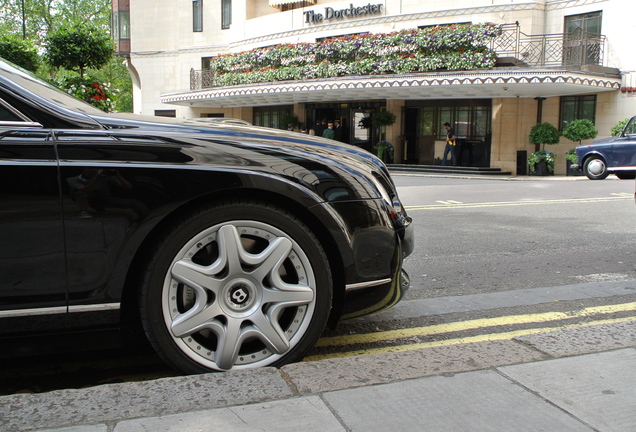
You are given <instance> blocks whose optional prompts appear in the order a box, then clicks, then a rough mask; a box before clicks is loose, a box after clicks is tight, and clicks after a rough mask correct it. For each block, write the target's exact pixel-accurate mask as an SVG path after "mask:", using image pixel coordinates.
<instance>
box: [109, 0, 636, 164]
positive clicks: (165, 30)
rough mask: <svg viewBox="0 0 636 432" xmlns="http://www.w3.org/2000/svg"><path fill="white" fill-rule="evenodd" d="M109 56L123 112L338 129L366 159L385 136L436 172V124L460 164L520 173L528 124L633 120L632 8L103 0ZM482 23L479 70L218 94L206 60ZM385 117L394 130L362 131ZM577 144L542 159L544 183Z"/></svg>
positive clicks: (570, 3)
mask: <svg viewBox="0 0 636 432" xmlns="http://www.w3.org/2000/svg"><path fill="white" fill-rule="evenodd" d="M112 1H113V18H114V19H113V30H114V34H115V40H116V43H117V53H118V55H120V56H122V57H124V58H125V62H126V65H127V67H128V70H129V72H130V75H131V77H132V79H133V87H134V111H135V113H138V114H144V115H161V116H172V117H178V118H201V117H230V118H238V119H242V120H245V121H248V122H250V123H253V124H255V125H259V126H268V127H277V128H281V129H284V128H286V124H284V123H285V121H286V119H289V118H290V116H296V117H297V118H298V119H299V121H300V122H301V123H302V124H304V125H307V127H308V128H312V127H313V126H314V125H316V123H317V122H320V121H321V120H322V119H328V120H340V122H341V124H342V126H343V134H342V138H341V140H342V141H345V142H348V143H351V144H354V145H358V146H361V147H364V148H367V149H369V150H373V146H374V144H376V143H377V142H378V141H379V140H380V139H382V138H385V139H386V141H388V142H390V143H391V144H392V145H393V147H394V149H395V150H394V154H393V162H394V163H398V164H402V163H406V164H420V165H434V164H436V163H439V160H440V158H441V156H442V154H443V149H444V146H445V133H446V131H445V129H444V128H443V124H444V123H445V122H449V123H451V125H453V126H454V127H455V129H456V132H457V135H458V137H459V146H458V153H459V159H460V165H463V166H473V167H491V168H500V169H501V170H503V171H510V172H512V173H513V174H517V175H523V174H526V173H527V157H528V155H529V154H530V153H532V152H533V151H535V149H536V146H535V145H533V144H530V143H529V141H528V134H529V132H530V129H531V127H532V126H533V125H534V124H536V123H537V122H540V121H547V122H550V123H552V124H553V125H555V126H557V127H558V128H559V129H562V128H563V127H564V126H565V125H567V124H568V122H570V121H572V120H575V119H580V118H587V119H589V120H591V121H592V122H593V123H594V124H595V125H596V127H597V128H598V130H599V135H598V137H599V138H600V137H605V136H609V134H610V129H611V127H612V126H613V125H614V124H616V123H617V122H618V121H619V120H622V119H625V118H628V117H631V116H633V115H636V56H634V55H633V50H631V49H630V47H631V45H632V40H633V38H632V37H631V36H632V35H633V30H631V26H630V25H629V24H628V22H629V21H628V20H629V16H630V12H636V3H634V2H633V0H444V1H441V0H371V1H369V0H347V1H345V2H332V1H327V0H305V1H299V2H297V1H293V0H112ZM483 23H493V24H495V25H496V26H497V27H498V28H499V29H500V31H499V34H498V36H496V37H494V38H493V39H492V40H490V41H489V46H488V48H489V49H491V50H492V51H493V52H494V53H495V54H496V59H497V60H496V64H494V65H493V66H491V67H487V68H480V69H460V70H450V69H438V70H432V71H428V72H408V73H385V74H367V75H355V74H349V75H342V76H332V77H328V78H312V79H307V78H301V79H295V80H286V81H273V82H258V83H251V84H250V83H248V84H237V85H218V84H216V83H215V82H214V76H213V75H214V73H213V70H212V68H213V65H214V62H215V58H217V57H218V56H223V55H227V54H232V53H240V52H244V51H249V50H254V49H264V48H267V47H272V46H276V45H280V44H314V43H321V42H323V41H329V40H330V38H335V37H339V36H347V35H364V34H368V33H371V34H380V33H383V34H388V33H393V32H398V31H401V30H405V29H427V28H434V27H435V26H453V25H455V26H456V25H467V24H483ZM381 110H388V111H390V112H392V113H394V114H395V115H396V122H395V123H394V124H393V125H391V126H388V127H387V128H386V130H385V134H384V135H383V136H380V134H381V132H382V131H380V129H379V128H376V127H369V122H367V121H365V120H369V119H371V118H373V116H374V114H375V113H377V112H379V111H381ZM577 144H578V143H574V142H572V141H569V140H568V139H566V138H564V137H562V138H561V142H560V143H559V144H557V145H554V146H549V147H547V148H546V150H549V151H552V152H553V153H555V155H556V159H557V161H556V166H555V174H564V173H565V171H566V160H565V153H566V152H567V151H568V150H569V149H571V148H573V147H575V146H576V145H577Z"/></svg>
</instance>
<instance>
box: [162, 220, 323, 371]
mask: <svg viewBox="0 0 636 432" xmlns="http://www.w3.org/2000/svg"><path fill="white" fill-rule="evenodd" d="M254 224H255V225H256V226H258V227H260V226H261V225H262V224H260V223H254ZM241 226H242V225H241ZM241 229H242V230H243V231H245V230H246V229H247V230H248V231H249V234H250V235H251V237H250V238H254V237H255V238H259V239H265V241H267V243H266V244H265V247H264V249H262V250H260V251H258V252H257V253H251V252H250V251H248V250H246V249H245V246H244V242H243V239H242V237H241V232H239V231H240V230H241ZM268 229H269V230H271V229H272V227H269V226H266V225H264V229H262V230H261V229H258V228H255V227H251V226H249V223H248V227H247V228H239V227H238V224H232V223H228V224H225V225H222V226H220V227H219V228H218V230H216V232H215V236H214V235H212V236H210V235H209V234H207V233H206V235H205V236H203V235H200V236H199V237H196V238H194V239H193V241H192V242H191V243H190V244H196V245H197V246H196V247H197V248H200V247H201V245H202V244H204V243H205V242H203V241H201V239H203V238H207V239H208V241H210V239H211V238H215V240H216V244H217V247H218V257H217V258H216V259H215V260H214V262H212V263H211V264H209V265H200V264H197V263H196V262H194V261H192V260H191V257H192V253H191V252H188V251H190V250H191V249H192V247H190V249H188V251H186V253H184V254H183V258H181V259H179V260H178V261H176V262H175V263H174V264H173V267H172V269H171V276H172V280H173V281H176V282H178V283H179V284H180V285H181V286H183V287H184V288H183V289H190V290H191V291H190V292H191V293H192V294H193V295H194V299H193V300H194V301H193V302H191V303H189V307H188V308H186V309H185V310H180V311H179V312H173V313H172V317H171V321H170V323H169V326H170V330H171V332H172V335H173V337H174V338H176V339H180V340H182V341H184V343H186V345H187V346H190V347H191V348H192V344H193V343H195V344H196V342H193V341H192V339H190V337H195V336H196V334H198V333H199V332H202V331H209V332H211V333H213V334H214V335H215V336H216V344H215V346H212V347H207V346H202V347H199V348H197V349H196V351H197V352H196V355H197V356H201V357H203V354H202V352H203V351H205V352H208V351H211V352H213V358H214V363H215V364H216V368H218V369H221V370H228V369H231V368H232V367H234V366H235V365H236V364H237V361H238V359H239V357H243V356H244V354H243V353H242V352H241V349H242V347H243V345H244V344H245V343H247V342H250V341H254V340H258V341H260V342H261V343H262V346H264V347H265V349H266V350H268V351H269V352H270V354H269V355H282V354H284V353H286V352H287V351H288V350H289V349H290V348H291V343H290V341H291V338H292V336H293V335H294V334H295V333H296V332H297V331H298V330H297V329H298V328H299V325H302V323H301V324H294V325H293V326H291V327H286V328H285V329H284V328H283V327H282V326H281V323H280V320H281V317H283V315H284V312H285V311H286V310H287V309H289V308H293V309H295V310H296V312H295V314H296V315H295V316H297V317H298V319H300V321H304V320H306V319H307V318H306V317H307V316H310V315H309V314H307V313H306V311H305V309H307V308H308V307H309V306H310V305H312V304H313V302H314V301H315V293H314V290H313V289H312V287H311V286H310V285H308V284H307V282H308V281H307V275H306V273H305V272H306V271H308V270H309V271H311V268H307V261H306V260H305V259H300V258H299V257H298V255H299V254H298V252H299V251H298V250H296V249H294V248H295V247H296V248H297V246H294V243H293V242H292V241H291V240H290V239H289V238H287V237H285V236H283V235H271V234H270V233H269V232H268V231H267V230H268ZM260 236H263V237H260ZM195 240H196V241H195ZM261 243H264V242H263V241H261ZM195 252H196V250H195ZM300 253H301V255H302V256H304V253H303V252H302V251H300ZM194 255H196V253H194ZM290 260H291V261H293V266H294V267H295V270H294V271H300V273H299V276H298V277H297V279H299V280H298V281H297V282H296V283H293V282H286V281H285V280H284V278H283V277H282V276H281V274H286V272H287V269H286V267H285V262H287V261H290ZM236 287H238V289H239V290H241V292H240V294H241V295H240V296H239V297H241V298H243V296H244V298H246V299H248V300H246V301H245V304H243V303H240V302H238V303H237V302H236V299H235V298H234V297H233V295H234V294H235V292H234V291H232V290H233V289H236ZM176 292H182V291H173V293H176ZM174 297H178V295H175V296H174ZM171 305H172V306H171V310H173V311H176V310H177V309H176V308H177V307H178V306H177V303H176V301H175V300H174V299H173V300H172V301H171ZM182 309H183V308H182ZM286 322H289V319H287V321H286ZM287 326H290V324H287ZM186 339H188V340H189V342H185V340H186ZM202 343H203V344H204V345H205V342H202ZM193 351H194V350H193ZM199 351H200V352H199ZM266 353H267V351H262V349H261V353H259V355H260V356H262V355H267V354H266ZM245 357H247V356H245ZM242 362H243V361H242Z"/></svg>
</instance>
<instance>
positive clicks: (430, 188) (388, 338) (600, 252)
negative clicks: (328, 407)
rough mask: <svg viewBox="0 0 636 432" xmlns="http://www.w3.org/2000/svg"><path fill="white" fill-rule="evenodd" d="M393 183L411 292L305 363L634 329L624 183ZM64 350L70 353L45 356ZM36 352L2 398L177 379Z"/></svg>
mask: <svg viewBox="0 0 636 432" xmlns="http://www.w3.org/2000/svg"><path fill="white" fill-rule="evenodd" d="M394 177H395V181H396V184H397V185H398V190H399V193H400V195H401V198H402V200H403V202H404V203H405V205H406V206H407V210H408V211H409V213H410V215H411V216H412V217H413V219H414V221H415V222H414V223H415V226H416V236H417V247H416V250H415V252H414V254H413V255H412V256H411V257H409V258H408V260H407V262H406V264H405V267H406V269H407V271H408V272H409V273H410V275H411V277H412V279H411V282H412V287H411V289H410V290H409V292H408V293H407V296H406V297H405V299H404V300H403V301H402V302H401V303H400V304H398V305H397V306H396V307H395V308H393V309H392V310H389V311H387V312H383V313H381V314H379V315H377V316H373V317H368V318H361V319H354V320H350V321H346V322H343V323H341V324H340V325H339V326H338V328H337V329H336V330H334V331H327V332H326V333H325V335H324V337H323V339H321V340H320V341H319V343H318V345H317V346H316V348H314V349H313V350H312V352H311V353H310V355H309V359H310V360H311V359H321V358H328V357H342V356H350V355H354V354H356V355H364V354H366V353H373V352H383V351H386V350H393V351H395V350H408V349H414V348H418V347H424V346H441V345H449V344H462V343H467V342H470V341H480V340H502V339H507V338H509V337H512V336H511V335H519V334H535V333H537V332H542V331H547V330H549V329H552V328H557V327H558V328H563V327H576V326H583V325H590V324H594V323H596V322H605V321H608V320H609V321H616V320H618V321H621V320H632V319H636V318H634V317H635V316H636V288H634V287H632V284H631V282H632V280H634V279H636V268H635V264H634V250H633V249H634V248H633V245H634V239H635V235H636V227H635V224H634V223H633V221H634V218H636V205H635V204H634V199H633V193H634V182H633V181H619V180H615V179H614V178H613V177H610V178H608V179H607V180H604V181H594V182H593V181H589V180H587V179H583V178H578V179H576V180H573V179H571V178H566V179H561V180H558V179H550V180H545V179H539V180H532V179H528V178H527V179H524V180H523V181H519V180H517V181H513V180H503V179H498V180H490V179H461V178H437V177H434V176H416V175H395V176H394ZM595 283H598V284H600V285H598V286H601V285H602V286H603V290H602V292H598V293H597V292H594V287H596V286H597V285H595ZM554 299H558V301H556V300H554ZM14 342H15V343H16V344H17V343H20V344H24V341H14ZM62 342H64V343H65V346H66V348H74V349H75V350H73V351H66V352H63V353H57V354H56V353H52V352H51V351H50V347H51V346H55V345H57V344H58V343H62ZM35 344H36V345H35V346H33V345H29V344H26V345H25V350H26V351H25V352H29V354H28V355H26V354H25V355H24V356H23V357H21V358H19V359H11V358H10V359H2V360H0V394H11V393H16V392H40V391H49V390H53V389H58V388H79V387H86V386H92V385H96V384H104V383H113V382H122V381H134V380H148V379H154V378H158V377H165V376H174V375H175V373H174V372H173V371H171V370H170V369H168V368H167V367H166V366H165V365H164V364H163V363H162V362H161V361H160V360H159V359H158V358H157V357H156V356H155V355H154V354H153V353H152V352H151V351H150V350H148V349H147V347H145V346H139V347H137V349H136V350H132V351H130V350H121V349H114V350H113V349H108V350H106V349H105V350H95V349H93V350H90V351H85V350H84V349H83V348H84V347H85V346H89V345H91V346H96V345H97V346H99V345H100V344H103V345H104V346H105V347H106V346H109V345H110V339H109V338H108V336H106V335H105V334H100V335H92V336H89V338H85V337H80V336H79V335H78V336H72V337H65V338H63V339H59V340H54V339H50V338H47V339H46V340H42V341H39V342H38V341H36V342H35Z"/></svg>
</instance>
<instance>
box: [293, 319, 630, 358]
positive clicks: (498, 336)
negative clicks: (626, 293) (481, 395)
mask: <svg viewBox="0 0 636 432" xmlns="http://www.w3.org/2000/svg"><path fill="white" fill-rule="evenodd" d="M629 321H636V317H627V318H615V319H607V320H601V321H591V322H586V323H580V324H569V325H565V326H560V327H546V328H535V329H525V330H516V331H510V332H505V333H493V334H487V335H479V336H469V337H464V338H457V339H445V340H440V341H434V342H424V343H418V344H410V345H398V346H392V347H385V348H371V349H366V350H357V351H347V352H341V353H332V354H319V355H313V356H309V357H305V359H304V360H303V361H316V360H324V359H329V358H344V357H353V356H357V355H368V354H382V353H398V352H407V351H415V350H418V349H423V348H434V347H442V346H451V345H460V344H468V343H476V342H490V341H499V340H511V339H514V338H516V337H519V336H526V335H530V334H540V333H548V332H552V331H558V330H565V329H574V328H584V327H591V326H595V325H603V324H615V323H621V322H629Z"/></svg>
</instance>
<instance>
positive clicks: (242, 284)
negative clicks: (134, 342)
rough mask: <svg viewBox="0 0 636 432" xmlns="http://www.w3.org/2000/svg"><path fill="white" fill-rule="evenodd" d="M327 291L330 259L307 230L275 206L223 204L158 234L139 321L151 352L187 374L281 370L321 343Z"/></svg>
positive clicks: (145, 282)
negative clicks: (319, 341) (279, 367)
mask: <svg viewBox="0 0 636 432" xmlns="http://www.w3.org/2000/svg"><path fill="white" fill-rule="evenodd" d="M331 290H332V288H331V272H330V267H329V264H328V260H327V258H326V254H325V252H324V250H323V248H322V247H321V245H320V243H319V241H318V240H317V238H316V237H315V235H313V234H312V233H311V231H310V229H309V228H308V227H307V226H306V225H304V224H303V223H302V222H301V221H300V220H298V219H297V218H296V217H294V216H293V215H292V214H290V213H288V212H286V211H285V210H283V209H281V208H278V207H274V206H271V205H268V204H265V203H259V202H253V201H239V200H237V201H229V202H226V203H223V204H221V205H215V206H212V207H209V208H204V209H199V210H197V211H195V212H193V213H191V214H189V215H188V216H186V217H185V218H183V219H182V220H181V221H180V222H179V223H177V224H175V225H174V227H173V228H172V229H171V230H169V231H168V232H164V233H163V236H162V241H161V242H160V243H158V244H157V246H156V248H155V250H154V254H153V258H152V259H151V261H150V262H149V264H148V267H147V270H146V273H145V277H144V281H143V286H142V293H141V316H142V322H143V325H144V329H145V331H146V333H147V335H148V338H149V340H150V342H151V343H152V345H153V346H154V347H155V349H156V350H157V352H158V353H159V354H160V356H161V357H162V358H163V359H164V360H165V361H166V362H168V363H169V364H171V365H172V366H173V367H175V368H176V369H179V370H181V371H183V372H186V373H200V372H208V371H225V370H229V369H238V368H250V367H262V366H281V365H283V364H286V363H290V362H293V361H298V360H300V359H301V358H302V357H303V356H304V355H305V354H306V353H307V351H309V349H310V348H311V347H312V346H313V345H314V344H315V342H316V340H317V339H318V338H319V337H320V335H321V333H322V331H323V329H324V327H325V325H326V322H327V319H328V315H329V310H330V306H331Z"/></svg>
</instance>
